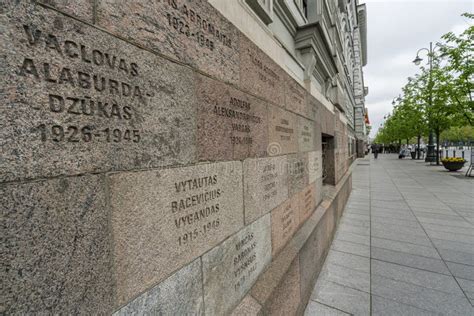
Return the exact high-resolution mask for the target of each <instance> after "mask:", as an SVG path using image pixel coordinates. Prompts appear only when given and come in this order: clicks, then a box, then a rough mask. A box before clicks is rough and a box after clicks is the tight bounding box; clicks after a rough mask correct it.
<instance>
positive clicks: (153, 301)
mask: <svg viewBox="0 0 474 316" xmlns="http://www.w3.org/2000/svg"><path fill="white" fill-rule="evenodd" d="M203 309H204V304H203V297H202V274H201V259H200V258H198V259H196V260H194V261H193V262H192V263H190V264H189V265H187V266H185V267H184V268H182V269H181V270H179V271H178V272H176V273H175V274H173V275H172V276H170V277H169V278H167V279H166V280H164V281H163V282H161V283H160V284H158V285H157V286H155V287H153V288H152V289H150V290H148V291H146V292H145V293H143V294H141V295H140V296H139V297H137V298H136V299H134V300H133V301H131V302H130V303H128V304H127V305H126V306H124V307H122V308H121V309H120V310H119V311H117V312H116V313H114V316H122V315H123V316H125V315H203V314H204V310H203Z"/></svg>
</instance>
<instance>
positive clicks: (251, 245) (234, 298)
mask: <svg viewBox="0 0 474 316" xmlns="http://www.w3.org/2000/svg"><path fill="white" fill-rule="evenodd" d="M270 229H271V228H270V214H267V215H265V216H263V217H261V218H260V219H258V220H256V221H255V222H253V223H252V224H250V225H248V226H246V227H245V228H244V229H242V230H241V231H239V232H238V233H237V234H235V235H234V236H231V237H230V238H229V239H227V240H226V241H224V242H223V243H222V244H220V245H219V246H218V247H216V248H214V249H212V250H211V251H209V252H208V253H206V254H205V255H204V256H203V257H202V269H203V279H204V302H205V307H206V310H205V314H206V315H227V314H229V312H230V311H231V309H232V308H234V307H235V306H236V305H237V304H238V303H239V302H240V300H241V299H242V298H243V297H244V295H245V293H246V292H247V291H248V290H249V289H250V287H251V286H252V285H253V283H254V282H255V280H256V279H257V278H258V276H259V275H260V273H261V272H262V271H263V269H264V268H265V267H266V266H267V265H268V264H269V263H270V261H271V252H272V244H271V237H270V236H271V234H270Z"/></svg>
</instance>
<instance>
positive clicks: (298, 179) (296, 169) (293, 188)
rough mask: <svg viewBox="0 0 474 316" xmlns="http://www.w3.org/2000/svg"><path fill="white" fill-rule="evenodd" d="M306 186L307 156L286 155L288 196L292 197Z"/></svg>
mask: <svg viewBox="0 0 474 316" xmlns="http://www.w3.org/2000/svg"><path fill="white" fill-rule="evenodd" d="M307 185H308V155H307V154H293V155H288V188H289V190H288V194H289V196H290V197H291V196H293V195H295V194H296V193H298V192H300V191H301V190H303V189H304V188H305V187H306V186H307Z"/></svg>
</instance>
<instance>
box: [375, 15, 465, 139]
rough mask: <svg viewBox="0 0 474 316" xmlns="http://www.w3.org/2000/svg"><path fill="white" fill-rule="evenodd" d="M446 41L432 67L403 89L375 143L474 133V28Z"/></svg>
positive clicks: (432, 55) (438, 47)
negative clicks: (430, 133)
mask: <svg viewBox="0 0 474 316" xmlns="http://www.w3.org/2000/svg"><path fill="white" fill-rule="evenodd" d="M463 16H465V17H467V18H469V19H473V18H474V14H468V13H465V14H463ZM442 40H443V41H444V43H436V45H435V47H436V49H435V50H434V51H433V53H430V54H429V56H428V57H429V58H430V59H431V61H432V63H431V65H430V66H428V67H427V66H422V67H420V72H419V73H418V74H417V75H415V76H414V77H412V78H409V79H408V82H407V83H406V84H405V86H404V87H403V88H402V91H403V98H402V100H401V101H400V102H399V104H398V105H396V106H394V108H393V112H392V114H391V115H388V117H386V120H385V122H384V125H383V127H381V128H380V129H379V130H378V132H377V136H376V138H375V142H378V143H386V144H388V143H393V142H398V141H400V140H405V139H411V138H413V137H417V138H419V137H422V136H425V135H427V134H428V132H429V130H431V131H434V132H435V133H436V135H437V136H440V135H441V133H443V131H448V130H450V131H451V132H445V133H444V134H443V136H445V135H451V134H452V133H453V132H454V131H460V130H463V131H465V132H466V131H467V130H469V131H472V126H473V123H474V102H473V94H474V86H473V84H474V77H473V74H474V56H473V54H474V26H469V27H468V28H467V29H466V30H465V31H464V32H462V33H461V34H459V35H456V34H454V33H452V32H450V33H447V34H445V35H443V36H442ZM466 127H470V128H471V129H469V128H466ZM466 133H467V134H466V135H471V136H472V133H471V134H470V133H468V132H466Z"/></svg>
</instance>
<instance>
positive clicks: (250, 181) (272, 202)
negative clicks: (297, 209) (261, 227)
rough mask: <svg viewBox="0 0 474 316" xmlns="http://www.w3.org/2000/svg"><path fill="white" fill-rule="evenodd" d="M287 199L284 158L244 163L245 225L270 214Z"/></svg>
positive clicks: (261, 159)
mask: <svg viewBox="0 0 474 316" xmlns="http://www.w3.org/2000/svg"><path fill="white" fill-rule="evenodd" d="M287 198H288V170H287V157H286V156H278V157H270V158H258V159H246V160H245V161H244V205H245V224H248V223H251V222H252V221H254V220H255V219H257V218H259V217H260V216H262V215H264V214H266V213H268V212H270V211H271V210H272V209H274V208H275V207H277V206H278V205H280V204H281V203H283V202H284V201H285V200H286V199H287Z"/></svg>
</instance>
